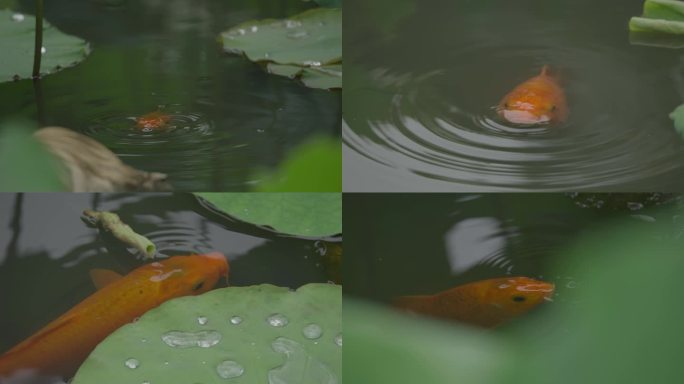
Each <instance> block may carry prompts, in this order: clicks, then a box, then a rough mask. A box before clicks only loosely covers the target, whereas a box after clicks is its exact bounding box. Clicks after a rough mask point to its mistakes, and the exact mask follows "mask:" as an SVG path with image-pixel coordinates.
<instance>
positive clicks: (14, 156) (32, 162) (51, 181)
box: [0, 121, 64, 192]
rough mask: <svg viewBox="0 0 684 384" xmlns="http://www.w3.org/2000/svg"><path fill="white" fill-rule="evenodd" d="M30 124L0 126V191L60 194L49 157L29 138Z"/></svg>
mask: <svg viewBox="0 0 684 384" xmlns="http://www.w3.org/2000/svg"><path fill="white" fill-rule="evenodd" d="M31 128H32V127H31V124H29V123H25V122H18V121H8V122H4V123H2V124H0V191H1V192H18V191H21V192H34V191H35V192H45V191H64V185H63V184H62V182H61V181H60V179H59V173H58V171H59V170H58V169H57V166H56V164H55V161H54V159H53V157H52V155H51V154H50V153H49V152H47V150H46V149H45V148H43V145H42V144H40V143H39V142H38V141H37V140H35V139H34V138H33V136H31V132H32V131H33V130H32V129H31Z"/></svg>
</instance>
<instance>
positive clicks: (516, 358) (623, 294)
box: [344, 212, 684, 384]
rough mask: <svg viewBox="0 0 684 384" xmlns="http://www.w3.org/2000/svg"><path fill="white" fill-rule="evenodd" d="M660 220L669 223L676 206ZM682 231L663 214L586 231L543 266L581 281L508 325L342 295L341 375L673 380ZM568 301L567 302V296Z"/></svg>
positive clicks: (683, 317) (392, 379)
mask: <svg viewBox="0 0 684 384" xmlns="http://www.w3.org/2000/svg"><path fill="white" fill-rule="evenodd" d="M665 213H667V214H666V215H662V216H660V217H663V216H665V217H667V218H672V219H673V220H674V221H676V219H677V217H678V216H679V215H678V212H669V213H668V212H665ZM681 234H682V228H677V227H674V228H673V224H672V221H671V220H662V222H660V221H657V222H655V223H645V222H636V221H635V223H633V224H619V225H616V226H615V225H614V226H607V227H605V228H603V229H598V230H594V231H592V232H591V233H587V234H585V235H584V236H582V237H580V238H579V239H578V241H576V242H575V244H574V245H573V246H571V247H570V248H569V249H567V250H565V252H564V257H563V258H562V260H564V263H563V264H562V265H558V266H556V267H555V271H553V272H552V273H557V274H563V275H569V276H574V277H576V278H577V280H578V281H580V288H578V289H576V290H574V291H573V292H576V294H575V295H576V296H574V297H572V298H565V300H563V301H562V302H556V303H551V304H550V305H549V306H548V308H547V309H548V310H547V311H545V313H538V315H540V316H538V317H536V318H534V317H531V318H529V319H527V320H528V321H527V322H526V324H524V325H523V327H518V328H513V329H509V330H510V331H511V332H506V333H502V332H500V331H494V332H491V333H485V332H484V331H473V330H471V329H469V328H465V327H460V326H458V325H452V324H448V325H447V324H437V323H434V322H433V321H430V320H423V319H420V318H417V317H416V318H410V317H407V316H405V315H401V314H398V313H394V312H390V311H388V310H384V309H378V308H375V307H372V306H370V305H363V304H358V303H354V302H353V301H345V308H344V324H345V338H346V345H345V349H344V354H345V356H344V359H345V364H344V367H345V368H346V369H345V372H344V375H345V379H346V380H349V381H350V382H353V383H379V382H382V383H417V382H426V383H427V382H429V383H459V384H481V383H482V384H484V383H487V384H499V383H500V384H523V383H524V384H537V383H538V384H548V383H554V384H566V383H567V384H577V383H583V384H585V383H586V384H591V383H601V384H604V383H621V384H631V383H634V384H643V383H678V382H681V381H682V377H684V366H683V365H682V364H681V356H682V355H683V354H684V336H681V335H682V331H681V330H682V324H684V306H683V305H682V294H681V290H682V284H681V282H682V274H683V272H684V244H682V240H681V239H680V238H679V237H681ZM568 299H569V300H568Z"/></svg>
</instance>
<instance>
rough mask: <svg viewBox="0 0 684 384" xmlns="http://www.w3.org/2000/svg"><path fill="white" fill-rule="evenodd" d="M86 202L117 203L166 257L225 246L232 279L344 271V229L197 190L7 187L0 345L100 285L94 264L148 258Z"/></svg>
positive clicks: (307, 278) (114, 265)
mask: <svg viewBox="0 0 684 384" xmlns="http://www.w3.org/2000/svg"><path fill="white" fill-rule="evenodd" d="M84 209H95V210H110V211H114V212H116V213H117V214H119V215H120V217H121V219H122V220H123V221H124V222H125V223H127V224H129V225H131V227H132V228H133V229H134V230H135V231H136V232H138V233H140V234H142V235H144V236H147V237H148V238H149V239H150V240H152V241H153V242H154V243H155V245H156V246H157V249H158V251H159V253H161V254H163V255H166V256H175V255H187V254H191V253H207V252H211V251H218V252H222V253H223V254H224V255H225V256H226V257H227V258H228V260H229V264H230V275H229V282H230V285H231V286H248V285H255V284H262V283H270V284H274V285H277V286H284V287H290V288H293V289H296V288H298V287H300V286H301V285H304V284H307V283H312V282H323V283H324V282H327V281H329V280H336V279H337V276H339V271H336V270H334V268H331V264H330V263H329V259H328V258H327V257H326V254H327V252H329V251H330V250H331V249H332V248H331V247H335V246H337V245H335V244H339V243H337V242H338V241H340V239H339V238H331V239H326V241H321V240H317V239H304V238H296V237H290V236H285V235H280V234H277V233H275V232H273V231H271V230H269V229H267V228H262V227H258V226H254V225H251V224H247V223H244V222H239V221H236V220H234V219H232V218H230V217H228V216H226V215H224V214H219V213H216V212H214V211H211V210H209V209H207V208H205V207H204V206H203V205H201V204H200V203H198V201H197V200H196V199H195V197H194V196H193V195H189V194H143V195H140V194H137V195H136V194H133V195H129V194H123V195H118V194H115V195H99V194H19V195H17V194H7V193H5V194H0V220H1V221H2V226H3V228H5V230H3V231H0V249H2V252H1V253H0V308H2V316H0V353H2V352H4V351H6V350H7V349H9V348H10V347H12V346H13V345H15V344H16V343H18V342H20V341H22V340H23V339H25V338H27V337H28V336H30V335H31V334H33V332H35V331H36V330H37V329H39V328H40V327H42V326H44V325H45V324H47V323H49V322H50V321H52V320H54V319H55V318H57V317H58V316H59V315H61V314H62V313H64V312H66V311H67V310H69V309H70V308H72V307H73V306H74V305H76V304H77V303H79V302H80V301H81V300H83V299H84V298H85V297H87V296H89V295H90V294H92V293H93V292H94V291H95V288H94V286H93V283H92V282H91V280H90V277H89V271H90V270H92V269H94V268H104V269H111V270H114V271H116V272H118V273H121V274H126V273H128V272H130V271H131V270H133V269H135V268H137V267H139V266H140V265H142V264H144V263H143V262H142V261H141V260H139V259H137V258H136V256H135V255H134V252H132V251H129V250H128V249H126V248H125V247H124V246H122V245H121V244H120V243H119V242H118V241H116V240H115V239H113V238H112V237H111V236H110V235H108V234H106V235H102V234H100V232H99V231H98V230H96V229H93V228H90V227H88V226H87V225H86V224H85V223H84V222H82V221H81V213H82V211H83V210H84ZM331 241H332V242H331ZM218 286H225V282H220V283H219V285H218Z"/></svg>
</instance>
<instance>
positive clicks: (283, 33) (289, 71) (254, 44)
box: [221, 8, 342, 88]
mask: <svg viewBox="0 0 684 384" xmlns="http://www.w3.org/2000/svg"><path fill="white" fill-rule="evenodd" d="M221 40H222V42H223V48H224V49H225V50H226V51H228V52H232V53H238V54H244V55H245V56H247V58H248V59H250V60H252V61H254V62H266V63H275V64H278V65H276V66H273V65H269V66H268V70H269V72H270V73H273V74H277V75H282V76H287V77H291V78H294V77H301V79H302V81H303V82H304V84H305V85H307V86H310V87H313V88H340V87H341V86H342V73H341V72H342V66H341V65H339V64H340V63H341V62H342V10H341V9H339V8H318V9H312V10H309V11H306V12H303V13H301V14H299V15H296V16H293V17H291V18H289V19H284V20H274V19H266V20H257V21H248V22H246V23H242V24H240V25H238V26H236V27H233V28H231V29H229V30H228V31H226V32H223V33H222V34H221ZM294 67H299V68H294Z"/></svg>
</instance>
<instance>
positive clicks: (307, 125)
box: [0, 0, 341, 191]
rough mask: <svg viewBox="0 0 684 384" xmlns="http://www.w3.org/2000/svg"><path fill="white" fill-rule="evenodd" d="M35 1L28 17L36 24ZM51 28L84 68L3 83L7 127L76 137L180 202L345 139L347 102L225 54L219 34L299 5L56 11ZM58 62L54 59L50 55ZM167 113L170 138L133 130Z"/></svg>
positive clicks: (246, 181)
mask: <svg viewBox="0 0 684 384" xmlns="http://www.w3.org/2000/svg"><path fill="white" fill-rule="evenodd" d="M32 3H33V2H32V1H21V2H20V4H21V5H22V6H21V7H20V10H21V11H26V12H32V7H31V4H32ZM45 6H46V19H47V20H48V21H49V22H50V23H51V24H53V25H54V26H56V27H57V28H59V29H60V30H62V31H64V32H66V33H69V34H72V35H75V36H78V37H80V38H82V39H85V40H87V41H89V42H90V43H91V48H92V53H91V54H90V56H89V57H88V58H87V59H86V60H85V61H83V62H82V63H80V64H79V65H77V66H75V67H73V68H70V69H67V70H65V71H63V72H60V73H57V74H54V75H51V76H46V77H45V78H44V79H43V80H42V81H41V83H40V85H41V86H40V90H39V92H34V87H33V84H32V82H31V81H28V80H26V81H19V82H15V83H0V101H1V102H0V116H1V117H8V116H21V117H25V118H28V119H30V120H32V121H36V122H38V123H40V125H43V126H45V125H57V126H65V127H68V128H71V129H74V130H76V131H78V132H81V133H83V134H86V135H88V136H90V137H93V138H95V139H97V140H98V141H100V142H102V143H103V144H105V145H106V146H107V147H108V148H110V149H111V150H112V151H113V152H114V153H116V154H117V155H119V156H120V157H121V158H122V160H123V161H124V162H125V163H127V164H129V165H131V166H133V167H136V168H139V169H143V170H146V171H157V172H164V173H167V174H169V177H170V181H171V183H172V184H173V187H174V188H175V189H176V190H184V191H213V190H221V191H227V190H246V189H249V188H250V186H252V185H254V184H258V182H259V180H258V179H256V177H257V176H255V173H257V171H258V170H261V169H272V168H274V167H276V166H277V165H279V164H280V163H281V162H282V161H283V159H284V158H285V156H286V155H287V154H288V153H289V152H291V151H292V150H293V149H294V148H296V147H298V146H299V145H301V144H303V143H305V142H307V141H308V140H309V139H312V138H313V137H319V136H323V137H339V135H340V121H341V105H340V101H341V95H340V92H334V91H333V92H330V91H323V90H316V89H309V88H306V87H304V86H303V85H301V84H300V83H298V82H297V81H293V80H290V79H287V78H284V77H279V76H274V75H269V74H267V73H266V72H265V71H264V70H262V69H261V68H260V67H259V66H258V65H256V64H254V63H252V62H250V61H249V60H247V59H245V58H243V57H241V56H236V55H229V54H226V53H224V52H223V51H222V47H221V44H220V43H219V42H218V41H217V38H218V35H219V33H220V32H222V31H225V30H227V29H228V28H230V27H232V26H235V25H237V24H240V23H242V22H245V21H248V20H253V19H261V18H283V17H288V16H293V15H295V14H297V13H299V12H301V11H303V10H305V9H308V8H310V7H312V5H311V4H310V3H306V2H302V1H300V0H264V1H261V0H240V1H222V0H202V1H179V0H171V1H125V0H120V1H91V0H76V1H74V0H68V1H67V0H52V1H48V2H46V4H45ZM46 48H47V50H48V52H49V49H50V47H46ZM36 95H39V96H36ZM157 110H161V111H163V112H164V113H166V114H168V115H170V116H171V120H170V122H169V123H168V124H167V127H168V128H167V129H166V130H163V131H160V132H144V131H142V130H140V129H136V124H135V118H136V117H138V116H142V115H145V114H148V113H151V112H154V111H157Z"/></svg>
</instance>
